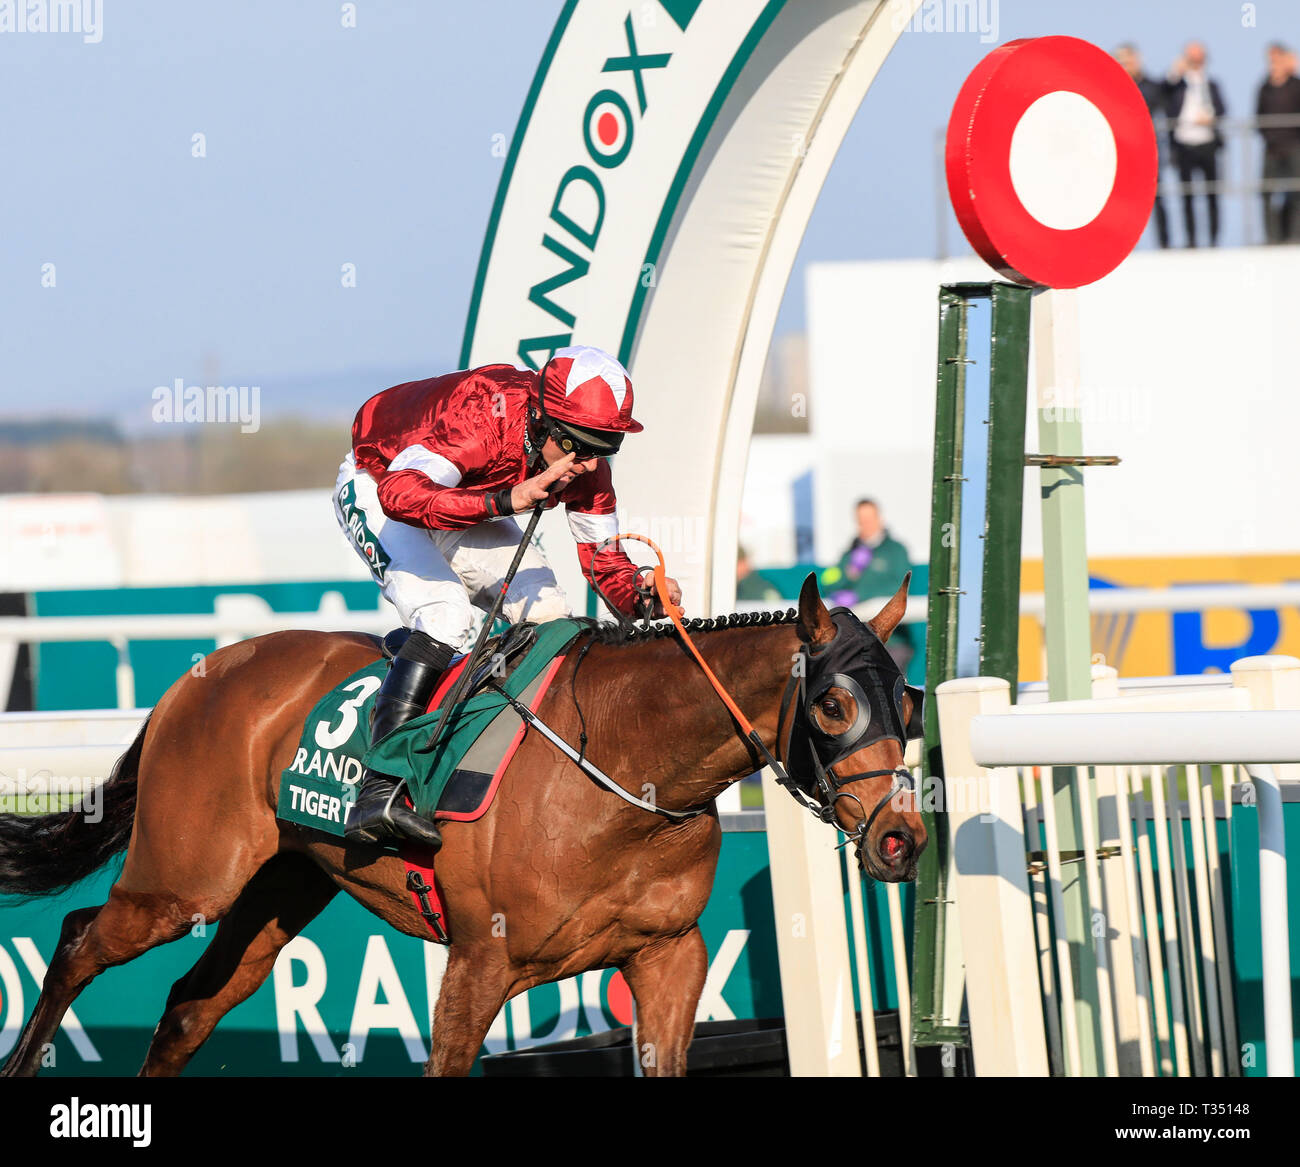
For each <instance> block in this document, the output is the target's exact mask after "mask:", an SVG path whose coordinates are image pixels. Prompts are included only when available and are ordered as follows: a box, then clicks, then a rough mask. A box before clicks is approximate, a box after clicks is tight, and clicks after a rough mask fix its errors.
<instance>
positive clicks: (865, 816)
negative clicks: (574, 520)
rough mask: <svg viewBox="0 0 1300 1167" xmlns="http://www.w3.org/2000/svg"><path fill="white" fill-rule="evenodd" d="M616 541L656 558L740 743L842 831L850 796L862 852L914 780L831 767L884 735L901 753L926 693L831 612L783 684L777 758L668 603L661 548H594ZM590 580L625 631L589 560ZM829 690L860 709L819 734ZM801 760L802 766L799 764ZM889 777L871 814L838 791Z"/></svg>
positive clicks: (848, 616)
mask: <svg viewBox="0 0 1300 1167" xmlns="http://www.w3.org/2000/svg"><path fill="white" fill-rule="evenodd" d="M619 540H638V541H640V542H642V543H645V544H647V545H648V546H650V547H651V548H652V549H653V550H654V551H655V553H656V554H657V555H658V556H659V564H658V566H657V567H655V568H654V569H653V570H654V583H653V590H654V592H656V593H657V594H658V596H659V600H660V603H661V604H662V605H663V608H664V611H665V612H667V613H668V615H669V617H670V618H671V619H672V621H673V624H674V625H675V626H676V628H677V631H678V632H679V633H680V635H681V637H682V641H683V643H684V644H685V645H686V647H687V648H688V649H689V650H690V652H691V654H692V655H693V656H694V657H695V660H696V662H697V663H698V664H699V666H700V668H701V669H703V670H704V674H705V676H706V677H708V679H709V683H710V684H711V685H712V686H713V688H714V690H715V692H717V694H718V696H719V697H721V698H722V701H723V703H724V704H725V705H726V706H727V708H728V709H729V710H730V711H731V714H732V716H733V717H735V719H736V721H737V723H738V724H739V725H740V728H741V730H742V731H743V732H744V736H745V740H746V741H747V742H748V743H749V744H750V745H751V746H753V747H754V749H755V751H756V752H757V753H758V754H759V756H760V757H761V758H762V759H763V761H764V762H765V763H766V764H767V765H768V766H769V767H771V769H772V773H773V774H774V775H775V777H776V781H777V782H778V783H779V784H780V785H781V786H783V787H784V788H785V789H786V791H788V792H789V794H790V796H791V797H792V798H793V799H794V800H795V801H796V802H798V803H799V804H800V805H801V806H803V807H805V808H806V809H808V810H809V811H811V812H812V814H813V815H814V816H815V817H816V818H817V819H819V820H820V821H821V822H824V823H827V824H829V825H832V826H836V827H837V828H838V829H841V830H842V829H843V828H839V824H838V820H837V819H836V816H835V806H836V804H837V803H838V802H839V800H840V799H841V798H851V799H852V800H853V801H854V802H856V803H857V804H858V808H859V809H860V810H861V811H862V817H861V818H860V819H859V820H858V823H857V825H856V826H855V827H854V828H853V829H852V830H851V831H844V834H845V835H847V836H848V837H847V839H846V840H845V842H844V843H842V844H841V846H847V845H848V844H849V843H853V844H855V845H856V846H857V847H858V848H861V847H862V846H863V845H864V844H865V843H866V840H867V835H868V834H869V833H870V831H871V827H872V825H873V824H874V823H875V821H876V818H877V817H878V816H879V814H880V812H881V811H882V810H884V808H885V807H886V806H887V805H888V804H889V803H890V801H891V800H892V799H893V798H894V797H895V796H896V795H898V794H900V793H903V792H905V791H914V790H915V789H916V781H915V779H914V778H913V776H912V772H911V771H910V770H909V769H907V767H906V766H898V767H895V768H894V769H891V770H867V771H865V772H864V773H861V774H850V775H846V776H845V777H844V778H840V776H839V775H837V774H836V773H835V769H834V767H835V765H836V764H837V763H838V762H840V761H841V760H843V759H844V758H846V757H848V756H849V755H850V754H853V753H856V752H857V751H858V750H860V749H863V748H864V747H865V746H869V745H871V744H873V743H874V742H877V741H881V740H883V739H885V738H892V739H894V740H895V741H897V742H898V744H899V746H900V747H901V748H902V749H903V750H904V751H906V749H907V742H908V740H909V739H911V738H916V737H920V736H922V726H923V723H924V701H925V691H924V690H923V689H917V688H913V687H912V686H910V685H908V684H907V682H906V681H905V679H904V677H903V674H902V671H901V670H900V669H899V667H898V665H897V664H895V663H894V660H893V658H892V657H891V656H890V655H889V652H888V650H887V649H886V648H885V645H884V642H883V641H882V640H881V639H880V637H879V636H878V635H877V634H876V632H875V630H874V629H873V628H872V627H871V626H870V625H869V624H863V623H862V621H860V620H859V619H858V618H857V617H856V616H855V615H854V614H853V613H852V612H851V611H850V610H849V609H848V608H834V609H832V611H831V613H830V618H831V621H832V623H834V624H835V625H836V631H835V634H834V636H833V637H832V638H831V640H830V641H829V642H827V643H826V644H824V645H821V646H820V647H818V648H816V649H814V648H812V647H811V646H810V645H809V644H808V643H807V642H806V641H800V644H799V655H798V657H797V665H796V667H795V668H794V669H793V671H792V673H791V676H790V680H789V681H787V682H786V686H785V691H784V692H783V693H782V695H781V706H780V710H779V712H778V714H777V723H776V742H775V745H776V748H777V753H778V754H780V755H781V756H780V757H776V756H774V755H773V753H772V751H771V750H769V749H768V748H767V746H766V745H765V744H764V742H763V739H762V737H761V736H760V735H759V733H758V731H757V730H756V729H754V727H753V726H752V725H751V724H750V722H749V720H748V719H747V718H746V717H745V715H744V713H742V712H741V710H740V709H739V708H738V707H737V705H736V703H735V702H734V701H733V700H732V699H731V697H730V696H729V695H728V693H727V691H726V689H725V688H724V687H723V685H722V683H721V682H720V681H719V680H718V678H717V677H716V676H715V675H714V673H713V670H712V669H710V668H709V666H708V664H707V663H706V662H705V660H704V658H703V657H702V656H701V655H700V653H699V650H698V649H697V648H696V647H695V644H694V642H693V641H692V640H691V638H690V635H689V634H688V633H687V631H686V628H685V625H684V624H683V623H682V620H681V613H680V611H679V610H678V609H677V608H676V606H675V605H673V604H672V603H671V601H670V600H669V597H668V594H667V589H666V586H665V585H666V576H665V571H664V560H663V553H662V552H661V551H660V550H659V547H658V546H657V545H656V544H655V543H654V541H653V540H651V539H648V538H646V537H645V536H644V535H624V534H620V535H614V536H611V537H610V538H608V539H605V540H603V541H602V542H601V543H600V544H599V545H598V547H597V551H601V550H603V549H604V548H605V547H606V546H608V545H609V544H610V543H614V542H617V541H619ZM591 583H592V586H593V587H594V588H595V590H596V592H597V593H598V594H599V595H600V597H601V599H602V600H604V601H605V604H606V606H607V607H608V608H609V610H610V611H611V612H613V613H614V615H615V617H616V618H617V619H618V620H619V623H620V625H623V626H624V627H630V625H631V622H630V621H628V619H627V617H626V616H624V615H623V614H622V613H621V612H620V611H619V610H618V608H617V607H616V606H615V605H614V604H613V603H612V602H611V601H610V599H609V597H608V596H606V595H605V593H604V592H603V591H602V590H601V588H600V586H599V584H598V583H597V582H596V578H595V571H594V557H593V569H592V571H591ZM647 623H648V618H647ZM575 671H576V670H575ZM854 673H865V674H866V679H867V680H868V682H869V687H870V689H871V692H872V693H873V694H874V695H875V697H876V700H875V701H874V702H873V701H872V700H870V699H869V698H868V696H867V692H866V690H864V689H863V687H862V684H861V683H860V682H859V681H858V679H857V677H855V676H854V675H853V674H854ZM833 687H835V688H841V689H844V690H846V691H847V692H848V693H849V694H850V695H851V696H852V697H853V699H854V703H855V704H856V706H857V713H856V716H855V717H854V720H853V724H852V725H850V726H849V727H848V728H847V729H845V730H842V731H841V732H840V733H838V734H831V733H827V732H826V731H825V730H823V729H822V728H821V727H820V726H819V725H818V724H817V722H816V719H815V718H814V717H813V716H812V712H811V710H812V705H813V704H814V703H815V702H816V701H819V700H821V698H822V697H823V696H824V695H825V694H826V692H827V691H828V690H829V689H831V688H833ZM810 694H811V697H810V696H809V695H810ZM904 696H908V697H910V698H911V700H912V713H911V716H910V717H908V718H904V716H903V698H904ZM574 699H575V701H576V699H577V693H576V690H575V692H574ZM792 707H793V712H794V715H793V716H792V717H790V728H789V731H788V732H787V733H786V734H785V748H784V749H782V747H781V739H782V729H783V727H784V726H785V724H786V718H787V715H789V714H790V712H791V709H792ZM873 714H874V716H873ZM801 718H802V719H803V722H804V726H803V728H804V731H805V732H804V733H803V735H802V736H801V738H800V739H799V740H798V741H797V742H796V738H795V732H794V731H795V727H796V725H797V724H798V722H799V721H800V719H801ZM584 736H585V734H584ZM796 746H798V747H801V752H803V753H806V755H807V757H806V759H805V758H803V757H796V755H795V753H794V752H793V751H794V748H795V747H796ZM805 761H806V763H807V765H804V762H805ZM801 771H802V772H801ZM886 776H888V777H890V778H892V779H893V781H892V782H891V783H890V787H889V790H888V791H886V792H885V794H884V795H883V796H882V797H881V798H880V800H879V801H878V802H877V803H876V805H875V806H874V807H873V808H872V809H871V811H870V813H868V812H867V808H866V807H865V806H864V805H863V803H862V800H861V799H860V798H858V796H857V795H856V794H853V793H852V792H850V791H847V790H844V789H842V787H844V786H848V785H852V784H853V783H854V782H863V781H866V780H867V779H869V778H883V777H886ZM815 795H820V796H821V800H820V801H818V799H817V798H816V797H815Z"/></svg>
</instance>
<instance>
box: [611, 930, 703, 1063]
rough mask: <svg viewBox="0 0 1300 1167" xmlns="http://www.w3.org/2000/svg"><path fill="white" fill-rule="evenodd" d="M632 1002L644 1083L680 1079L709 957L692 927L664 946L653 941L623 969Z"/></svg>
mask: <svg viewBox="0 0 1300 1167" xmlns="http://www.w3.org/2000/svg"><path fill="white" fill-rule="evenodd" d="M622 971H623V976H624V977H625V978H626V980H627V984H628V988H630V989H631V990H632V998H633V1000H634V1001H635V1002H636V1021H635V1023H634V1025H633V1027H632V1041H633V1046H634V1049H635V1052H636V1057H637V1060H638V1061H639V1062H640V1063H641V1070H642V1072H643V1073H644V1074H645V1075H646V1077H649V1078H654V1077H660V1078H680V1077H683V1076H685V1074H686V1049H687V1047H688V1046H689V1045H690V1044H691V1037H692V1036H693V1034H694V1032H695V1007H696V1006H697V1005H698V1004H699V1001H700V991H701V990H702V989H703V988H704V978H705V976H706V975H707V974H708V971H709V954H708V950H707V949H706V948H705V947H704V937H702V936H701V935H700V930H699V928H698V927H693V928H691V930H690V931H689V932H686V933H683V934H682V935H681V936H674V937H672V938H671V939H668V940H655V941H652V942H651V943H650V944H647V945H646V946H645V947H644V948H642V949H640V950H639V951H638V952H636V953H635V954H634V955H633V956H632V957H631V959H629V960H628V961H627V962H626V963H625V964H624V965H623V970H622Z"/></svg>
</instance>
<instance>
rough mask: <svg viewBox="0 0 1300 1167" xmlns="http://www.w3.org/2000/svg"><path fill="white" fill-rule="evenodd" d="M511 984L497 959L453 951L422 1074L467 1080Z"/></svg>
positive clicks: (469, 951)
mask: <svg viewBox="0 0 1300 1167" xmlns="http://www.w3.org/2000/svg"><path fill="white" fill-rule="evenodd" d="M510 983H511V976H510V966H509V964H508V962H506V961H504V960H502V959H501V958H500V956H498V955H497V954H496V953H494V952H491V951H490V950H489V951H486V952H485V951H483V950H482V949H475V948H458V947H456V946H454V945H453V946H452V947H451V949H450V952H449V955H448V958H447V969H446V972H444V973H443V977H442V984H441V985H440V987H439V989H438V999H437V1001H436V1002H435V1003H434V1005H433V1033H432V1049H431V1050H430V1052H429V1060H428V1062H426V1063H425V1066H424V1073H425V1076H426V1077H431V1078H456V1077H464V1076H465V1075H467V1074H468V1073H469V1072H470V1069H471V1068H472V1067H473V1065H474V1059H475V1058H476V1057H478V1051H479V1049H480V1047H481V1046H482V1045H483V1039H484V1038H485V1037H486V1036H487V1031H488V1030H489V1029H490V1028H491V1026H492V1022H493V1021H494V1020H495V1019H496V1015H497V1014H498V1013H499V1012H501V1006H502V1005H504V1004H505V1003H506V995H507V993H508V992H509V986H510Z"/></svg>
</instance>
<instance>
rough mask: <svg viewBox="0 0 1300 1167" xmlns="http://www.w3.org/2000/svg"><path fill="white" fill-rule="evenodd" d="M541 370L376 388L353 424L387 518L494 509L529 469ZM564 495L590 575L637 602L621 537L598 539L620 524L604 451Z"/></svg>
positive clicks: (415, 522) (559, 497)
mask: <svg viewBox="0 0 1300 1167" xmlns="http://www.w3.org/2000/svg"><path fill="white" fill-rule="evenodd" d="M537 381H538V374H537V373H534V372H531V371H529V370H527V369H516V368H514V367H513V366H512V365H484V366H482V367H481V368H478V369H470V370H468V371H466V372H457V373H447V374H446V375H445V376H442V377H431V378H429V379H428V380H425V381H408V382H407V383H406V384H404V385H394V386H393V387H392V388H391V389H385V390H384V391H383V392H382V393H376V394H375V396H374V397H372V398H370V400H369V401H367V402H366V403H365V404H364V405H363V406H362V407H361V408H360V409H359V410H358V411H357V416H356V419H355V421H353V423H352V452H353V454H354V455H355V457H356V463H357V466H358V468H360V469H363V470H365V471H366V472H367V473H369V475H370V476H371V478H373V479H374V480H375V483H376V485H377V486H378V491H379V503H380V505H381V506H382V507H383V508H384V513H385V514H386V515H388V516H389V518H393V519H396V520H397V521H398V522H402V523H408V524H410V525H411V526H413V527H428V528H432V529H434V530H439V531H458V530H463V529H465V528H467V527H473V526H475V525H476V524H478V523H481V522H484V521H486V520H488V519H492V518H496V517H497V511H496V510H495V509H494V506H493V500H492V496H493V495H495V494H496V493H497V492H498V491H500V490H502V489H504V488H506V487H511V486H516V485H518V484H519V483H520V482H523V481H524V479H526V478H529V477H531V475H532V473H533V471H531V470H530V467H529V465H528V456H527V454H526V452H525V450H524V430H525V425H526V423H527V417H528V402H529V396H530V393H535V392H536V385H537ZM561 502H563V503H564V505H565V509H566V511H567V516H568V520H569V529H570V530H571V531H572V533H573V537H574V540H575V541H576V542H577V545H578V561H579V562H580V563H581V564H582V570H583V576H584V578H586V579H588V580H590V579H591V577H592V572H593V571H594V572H595V578H596V580H597V582H598V583H599V584H600V587H601V589H602V590H603V591H604V593H605V594H606V595H607V596H608V597H609V599H610V602H611V603H613V604H616V605H617V606H618V608H619V609H620V610H621V611H623V612H624V613H625V614H627V615H632V614H633V612H634V611H635V600H636V591H635V586H634V585H635V580H636V566H635V565H634V564H633V563H632V561H631V560H630V559H628V557H627V556H626V555H625V554H624V553H623V551H622V550H620V549H619V548H618V547H616V546H611V547H608V548H606V549H605V550H604V551H602V552H600V553H599V554H597V553H596V545H597V544H598V543H599V542H600V541H601V540H602V539H604V538H607V537H608V536H610V535H614V534H616V533H617V531H618V525H617V520H616V519H615V515H614V511H615V507H616V505H617V500H616V499H615V497H614V483H613V477H612V475H611V473H610V468H609V463H608V462H607V461H605V460H604V459H603V458H602V459H600V460H599V461H598V462H597V463H596V469H595V470H594V471H592V472H590V473H587V474H582V475H579V476H578V477H577V478H575V479H574V480H573V481H572V482H571V483H570V484H569V485H568V486H567V487H566V488H565V489H564V490H562V491H560V492H558V493H556V494H554V495H552V496H551V497H550V498H549V499H548V500H547V502H546V506H547V509H550V508H551V507H554V506H556V505H558V504H559V503H561Z"/></svg>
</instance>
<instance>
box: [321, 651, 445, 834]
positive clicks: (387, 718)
mask: <svg viewBox="0 0 1300 1167" xmlns="http://www.w3.org/2000/svg"><path fill="white" fill-rule="evenodd" d="M454 655H455V651H454V650H453V649H451V648H449V647H448V646H447V645H445V644H442V643H441V642H439V641H437V640H434V639H433V637H431V636H429V635H427V634H426V633H423V632H418V631H417V632H412V633H411V635H410V637H409V638H408V640H407V641H406V643H405V644H404V645H402V647H401V648H400V649H399V650H398V652H397V655H396V656H395V657H394V658H393V661H392V664H390V665H389V667H388V675H387V676H386V677H385V678H384V683H383V684H382V685H381V686H380V688H379V692H378V693H377V694H375V711H374V718H373V720H372V721H371V723H370V742H371V744H372V745H373V744H374V743H375V742H377V741H379V740H380V739H381V738H385V737H387V736H388V735H389V734H390V733H392V732H393V730H395V729H396V728H397V727H398V726H400V725H403V724H405V723H406V722H408V721H410V720H411V718H413V717H419V716H420V715H421V714H422V713H424V712H425V710H426V709H427V707H428V704H429V698H430V697H432V696H433V691H434V689H435V688H436V687H437V685H438V679H439V678H440V677H441V676H442V674H443V672H444V671H445V670H446V668H447V666H448V665H449V664H450V663H451V658H452V657H453V656H454ZM396 788H397V780H396V779H395V778H390V777H389V776H388V775H387V774H377V773H375V772H374V771H373V770H367V771H366V772H365V774H364V775H363V776H362V778H361V788H360V789H359V790H358V791H357V801H356V804H355V805H354V806H353V807H352V809H351V810H350V811H349V812H348V820H347V824H346V825H345V827H344V829H343V835H344V837H345V838H347V839H349V840H351V841H352V842H354V843H379V842H383V841H386V840H389V839H394V838H402V839H410V840H412V841H414V842H417V843H423V844H425V845H426V846H429V847H432V848H433V849H434V850H435V851H436V850H437V849H438V848H439V847H441V846H442V835H441V834H440V833H439V831H438V828H437V827H436V826H435V825H434V824H433V823H431V822H429V821H428V820H427V819H422V818H421V817H420V816H419V815H417V814H416V813H415V812H414V811H413V810H411V808H410V807H408V806H407V805H406V803H405V801H404V800H403V799H400V798H394V797H393V793H394V791H395V790H396ZM390 802H391V804H392V805H391V806H390V805H389V804H390Z"/></svg>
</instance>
